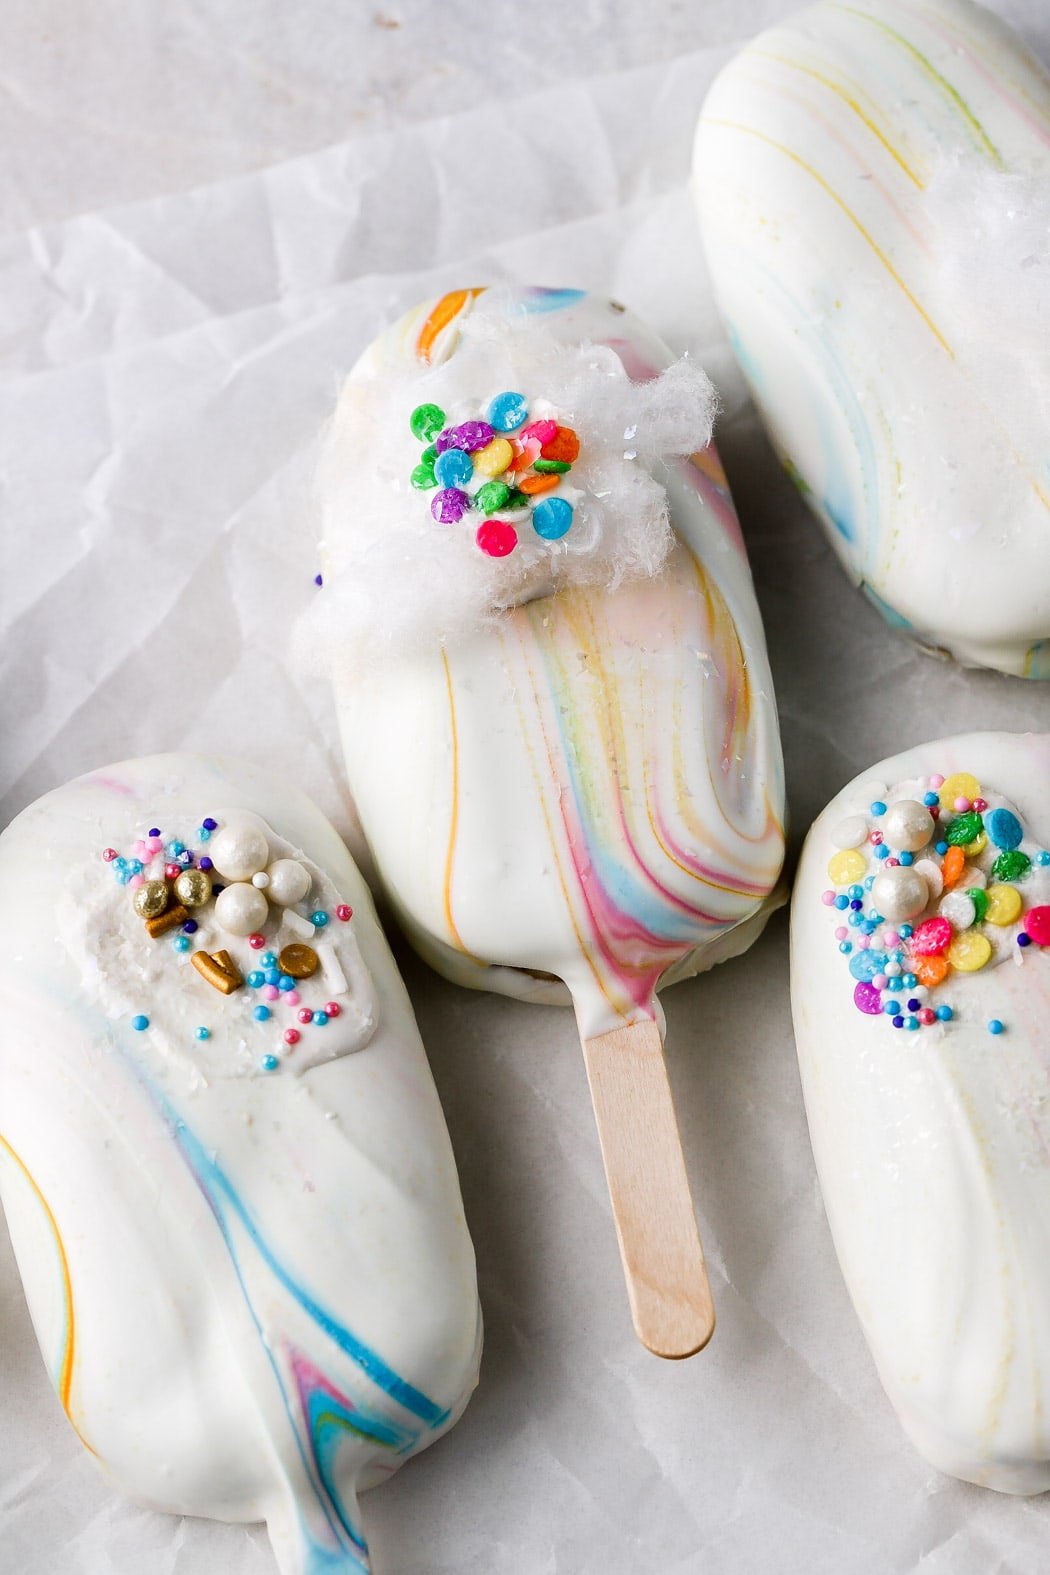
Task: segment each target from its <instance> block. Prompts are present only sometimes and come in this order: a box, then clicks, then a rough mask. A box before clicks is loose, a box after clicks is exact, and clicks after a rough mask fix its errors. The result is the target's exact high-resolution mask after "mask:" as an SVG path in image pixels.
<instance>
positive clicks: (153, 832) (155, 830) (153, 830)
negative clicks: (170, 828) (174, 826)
mask: <svg viewBox="0 0 1050 1575" xmlns="http://www.w3.org/2000/svg"><path fill="white" fill-rule="evenodd" d="M149 835H150V836H151V837H159V836H160V827H159V826H151V827H150V828H149Z"/></svg>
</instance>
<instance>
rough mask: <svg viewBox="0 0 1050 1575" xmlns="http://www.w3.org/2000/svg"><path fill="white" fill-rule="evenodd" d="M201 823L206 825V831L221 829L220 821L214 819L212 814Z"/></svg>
mask: <svg viewBox="0 0 1050 1575" xmlns="http://www.w3.org/2000/svg"><path fill="white" fill-rule="evenodd" d="M201 825H202V826H203V827H204V829H205V831H218V829H219V822H218V821H217V820H212V818H211V816H210V815H206V816H205V818H204V819H203V820H202V821H201Z"/></svg>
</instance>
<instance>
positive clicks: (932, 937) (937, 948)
mask: <svg viewBox="0 0 1050 1575" xmlns="http://www.w3.org/2000/svg"><path fill="white" fill-rule="evenodd" d="M951 943H952V927H951V924H950V923H949V922H948V920H947V919H946V918H944V917H943V915H942V914H939V913H938V914H934V916H933V918H932V919H924V920H923V922H922V923H921V924H920V925H919V927H918V929H917V930H916V931H915V934H914V935H913V936H912V938H911V950H912V951H913V952H914V953H915V954H916V956H918V957H935V956H937V954H938V953H939V952H946V951H947V950H948V947H949V946H950V945H951Z"/></svg>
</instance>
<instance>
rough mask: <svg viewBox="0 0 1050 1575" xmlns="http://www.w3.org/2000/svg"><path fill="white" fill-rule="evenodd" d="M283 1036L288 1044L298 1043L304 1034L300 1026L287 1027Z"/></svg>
mask: <svg viewBox="0 0 1050 1575" xmlns="http://www.w3.org/2000/svg"><path fill="white" fill-rule="evenodd" d="M282 1037H283V1039H284V1042H285V1044H286V1045H297V1044H298V1043H299V1041H300V1039H301V1038H302V1037H303V1036H302V1034H301V1033H300V1032H299V1030H298V1028H286V1029H285V1031H284V1034H283V1036H282Z"/></svg>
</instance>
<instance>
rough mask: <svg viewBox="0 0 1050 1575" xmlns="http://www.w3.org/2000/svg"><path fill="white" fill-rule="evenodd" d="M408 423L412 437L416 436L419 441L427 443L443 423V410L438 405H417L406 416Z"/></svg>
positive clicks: (435, 435) (436, 433)
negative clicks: (407, 416)
mask: <svg viewBox="0 0 1050 1575" xmlns="http://www.w3.org/2000/svg"><path fill="white" fill-rule="evenodd" d="M408 424H409V426H410V427H411V428H412V436H413V437H417V438H418V439H419V441H420V442H421V443H429V442H430V439H431V438H432V437H437V435H438V433H439V432H440V431H441V428H442V427H443V426H444V425H445V412H444V411H443V410H442V408H441V406H440V405H417V406H416V408H415V410H413V412H412V414H411V415H410V416H409V418H408Z"/></svg>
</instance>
